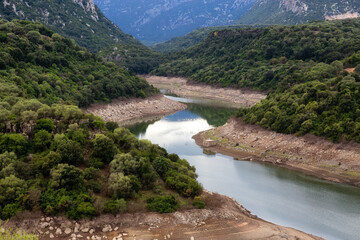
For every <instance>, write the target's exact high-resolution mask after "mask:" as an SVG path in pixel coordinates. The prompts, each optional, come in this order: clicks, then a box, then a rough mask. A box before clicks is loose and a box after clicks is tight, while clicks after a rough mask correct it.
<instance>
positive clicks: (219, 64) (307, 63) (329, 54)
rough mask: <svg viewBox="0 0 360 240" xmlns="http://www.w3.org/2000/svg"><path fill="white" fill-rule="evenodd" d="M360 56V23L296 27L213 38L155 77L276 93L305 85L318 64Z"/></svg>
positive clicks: (178, 57) (171, 61) (229, 32)
mask: <svg viewBox="0 0 360 240" xmlns="http://www.w3.org/2000/svg"><path fill="white" fill-rule="evenodd" d="M358 50H360V18H359V19H349V20H337V21H328V22H320V23H308V24H304V25H297V26H291V27H286V26H271V27H267V28H248V29H236V30H222V31H218V32H217V31H215V32H213V33H210V34H209V36H208V37H207V38H206V39H205V40H204V41H203V42H201V43H200V44H198V45H196V46H193V47H191V48H188V49H186V50H185V51H182V52H178V53H173V54H172V55H171V56H170V57H171V59H168V60H167V61H166V63H163V64H161V65H160V66H159V67H157V68H156V69H155V70H154V71H153V74H155V75H165V76H167V75H171V76H183V77H189V78H190V79H191V80H194V81H198V82H204V83H208V84H214V85H221V86H234V87H251V88H255V89H260V90H267V89H274V88H277V87H278V85H279V84H284V85H291V84H294V83H296V82H297V81H299V80H300V78H299V77H298V76H297V75H298V73H299V72H306V71H308V70H310V69H311V67H312V66H313V65H314V64H315V63H318V62H325V63H331V62H333V61H335V60H341V59H343V58H345V57H348V56H350V55H351V54H353V53H354V52H356V51H358Z"/></svg>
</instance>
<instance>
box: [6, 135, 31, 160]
mask: <svg viewBox="0 0 360 240" xmlns="http://www.w3.org/2000/svg"><path fill="white" fill-rule="evenodd" d="M27 145H28V142H27V140H26V138H25V137H24V136H23V135H21V134H16V133H11V134H4V135H3V136H2V137H1V138H0V153H3V152H6V151H7V152H15V153H16V154H17V155H24V154H25V153H26V150H27Z"/></svg>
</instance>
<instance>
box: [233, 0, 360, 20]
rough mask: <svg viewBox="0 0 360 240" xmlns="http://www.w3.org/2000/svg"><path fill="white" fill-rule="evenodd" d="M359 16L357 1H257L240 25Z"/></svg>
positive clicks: (359, 9)
mask: <svg viewBox="0 0 360 240" xmlns="http://www.w3.org/2000/svg"><path fill="white" fill-rule="evenodd" d="M359 16H360V1H358V0H257V1H256V3H255V4H254V6H253V7H252V8H251V10H250V11H248V12H247V13H246V14H244V15H243V16H242V17H240V19H239V20H238V23H241V24H254V23H258V24H259V23H260V24H299V23H305V22H308V21H311V20H333V19H344V18H355V17H359Z"/></svg>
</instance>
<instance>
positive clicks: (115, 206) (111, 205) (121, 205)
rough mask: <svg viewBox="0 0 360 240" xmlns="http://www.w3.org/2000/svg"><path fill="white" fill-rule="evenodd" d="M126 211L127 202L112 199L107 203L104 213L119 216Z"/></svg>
mask: <svg viewBox="0 0 360 240" xmlns="http://www.w3.org/2000/svg"><path fill="white" fill-rule="evenodd" d="M125 209H126V201H125V200H124V199H122V198H121V199H116V200H114V199H112V200H110V201H108V202H106V203H105V205H104V213H112V214H117V213H119V212H123V211H125Z"/></svg>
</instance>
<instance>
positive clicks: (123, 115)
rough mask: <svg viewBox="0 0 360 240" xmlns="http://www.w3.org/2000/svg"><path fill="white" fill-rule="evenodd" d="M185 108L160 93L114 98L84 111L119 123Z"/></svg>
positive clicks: (131, 121) (153, 116)
mask: <svg viewBox="0 0 360 240" xmlns="http://www.w3.org/2000/svg"><path fill="white" fill-rule="evenodd" d="M184 109H186V105H185V104H182V103H179V102H176V101H173V100H170V99H168V98H166V97H164V96H163V95H162V94H156V95H154V96H151V97H148V98H145V99H142V98H131V99H116V100H113V101H112V102H111V103H109V104H105V103H96V104H92V105H91V106H90V107H89V108H87V109H85V110H84V112H85V113H92V114H94V115H97V116H100V117H101V118H103V119H104V120H105V121H113V122H117V123H119V124H121V125H123V124H124V123H126V124H129V123H131V124H133V123H136V121H143V120H144V118H146V119H150V118H156V117H161V116H165V115H167V114H170V113H174V112H177V111H180V110H184Z"/></svg>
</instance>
